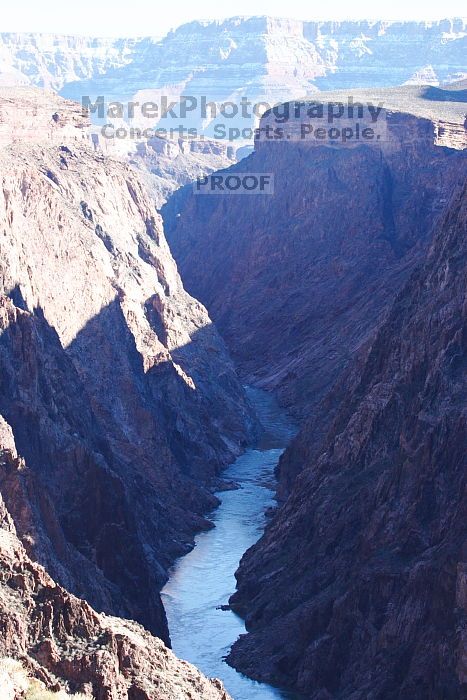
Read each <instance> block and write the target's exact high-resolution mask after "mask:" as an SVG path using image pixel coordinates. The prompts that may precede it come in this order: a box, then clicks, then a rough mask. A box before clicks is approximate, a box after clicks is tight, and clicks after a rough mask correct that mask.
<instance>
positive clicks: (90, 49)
mask: <svg viewBox="0 0 467 700" xmlns="http://www.w3.org/2000/svg"><path fill="white" fill-rule="evenodd" d="M137 43H138V42H137V40H136V39H100V38H96V37H81V36H61V35H58V34H26V33H24V34H21V33H11V32H3V33H1V34H0V86H2V87H14V86H36V87H43V88H50V89H52V90H60V89H61V88H62V87H63V86H64V85H66V84H67V83H69V82H73V81H75V80H85V79H89V78H95V77H96V76H98V75H101V74H103V73H105V72H106V71H107V70H110V69H111V68H117V67H122V66H124V65H126V64H127V63H129V62H130V61H131V60H132V55H133V50H134V47H135V45H136V44H137ZM139 43H140V49H141V48H142V46H141V42H139Z"/></svg>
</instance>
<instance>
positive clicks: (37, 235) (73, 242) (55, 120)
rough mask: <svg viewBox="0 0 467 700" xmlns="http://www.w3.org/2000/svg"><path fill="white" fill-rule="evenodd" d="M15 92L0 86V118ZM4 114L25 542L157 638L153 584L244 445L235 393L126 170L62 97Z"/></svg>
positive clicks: (220, 348) (6, 278)
mask: <svg viewBox="0 0 467 700" xmlns="http://www.w3.org/2000/svg"><path fill="white" fill-rule="evenodd" d="M12 100H14V94H13V93H12V92H11V91H9V92H8V95H7V96H6V97H0V114H1V115H2V121H3V126H5V122H6V121H8V119H9V117H8V115H10V114H11V110H12V104H13V102H12ZM29 100H30V101H31V102H28V101H29ZM23 110H25V112H26V114H27V115H29V114H30V113H32V112H34V113H36V114H37V129H36V130H34V129H33V130H31V128H30V127H31V124H30V120H29V119H28V118H26V119H25V120H24V121H25V123H24V125H23V123H22V121H21V115H22V114H23ZM13 113H15V114H17V115H18V120H17V121H16V122H15V123H14V124H13V126H12V125H11V124H10V127H9V130H10V132H11V131H12V130H13V131H14V132H15V134H16V137H17V139H14V140H13V142H10V144H9V145H7V144H5V143H4V145H3V147H2V148H1V149H0V161H1V164H2V167H1V173H2V175H1V180H2V195H1V196H0V222H1V224H0V226H1V231H2V236H1V240H0V249H1V255H0V260H1V263H0V270H1V274H0V292H1V297H0V298H1V306H0V309H1V310H0V328H1V331H0V366H1V376H2V383H1V390H0V407H1V408H0V412H1V413H2V415H3V416H4V417H5V419H6V421H7V422H8V423H9V425H10V426H11V428H12V431H13V435H14V438H15V441H16V446H17V449H18V452H19V453H20V454H21V456H22V457H24V458H25V459H26V462H27V465H28V470H27V472H26V473H25V474H24V479H26V481H27V484H29V486H28V485H27V484H26V485H25V486H24V487H25V488H30V498H31V501H32V502H33V503H34V508H33V513H34V517H35V521H34V522H30V523H24V524H23V525H19V528H20V529H21V527H23V526H24V531H23V532H21V535H24V536H27V535H28V533H29V534H30V538H29V539H28V541H29V542H30V546H31V553H32V555H33V556H34V557H37V558H38V559H39V560H40V561H41V562H42V563H44V564H45V565H46V566H47V568H48V570H49V571H50V573H51V574H53V575H54V576H55V578H56V579H57V580H58V581H60V582H61V583H64V584H66V585H67V586H68V588H69V589H70V590H71V591H73V592H74V593H77V594H79V595H82V596H84V597H86V598H87V599H88V600H89V601H90V602H91V603H92V604H94V605H95V606H96V607H97V608H98V609H99V610H104V611H106V612H110V613H118V614H121V615H124V616H127V617H130V618H132V619H136V620H139V621H141V622H143V623H144V624H145V625H146V626H147V627H148V628H149V629H151V630H152V631H153V632H156V633H157V634H159V635H160V636H162V637H163V638H164V639H168V634H167V628H166V623H165V615H164V611H163V609H162V605H161V602H160V599H159V595H158V591H159V590H160V588H161V586H162V585H163V583H164V581H165V578H166V570H167V568H168V566H169V565H170V564H171V563H172V561H173V560H174V558H175V557H176V556H178V555H180V554H181V553H183V552H186V551H187V550H188V549H189V547H190V545H191V543H192V539H193V534H194V532H195V531H196V530H197V529H199V528H202V527H206V526H207V524H206V521H205V519H204V517H203V514H204V513H206V511H207V510H208V509H209V508H211V507H212V506H213V505H214V504H215V502H216V500H215V498H214V497H213V496H212V495H211V492H210V486H211V485H212V484H213V482H214V480H215V479H216V478H217V476H216V475H217V474H218V472H219V470H220V469H221V467H222V466H223V465H224V464H226V463H227V462H228V461H230V460H231V459H233V458H234V457H235V456H236V455H237V454H238V453H239V451H240V450H241V449H242V446H243V445H244V444H245V442H246V440H247V435H248V431H249V422H250V419H249V411H248V407H247V404H246V401H245V398H244V395H243V390H242V388H241V386H240V384H239V383H238V381H237V378H236V375H235V372H234V369H233V366H232V363H231V362H230V360H229V358H228V355H227V353H226V351H225V347H224V344H223V342H222V341H221V340H220V338H219V336H218V335H217V333H216V331H215V329H214V328H213V326H212V325H211V322H210V319H209V316H208V314H207V312H206V310H205V308H204V307H203V306H202V305H201V304H200V303H199V302H198V301H196V300H195V299H194V298H192V297H190V296H189V295H188V294H187V293H186V292H185V290H184V288H183V285H182V282H181V280H180V277H179V274H178V272H177V268H176V265H175V262H174V260H173V258H172V256H171V254H170V251H169V248H168V245H167V243H166V241H165V238H164V233H163V229H162V224H161V220H160V217H159V216H158V215H157V213H156V212H155V209H154V205H153V203H152V202H151V200H150V198H149V197H148V195H147V193H146V191H145V189H144V187H143V186H142V184H141V183H140V181H139V179H138V177H137V176H136V175H135V174H134V172H133V171H132V170H131V169H130V168H129V167H128V166H127V165H124V164H122V163H120V162H118V161H114V160H110V159H106V158H104V156H103V155H102V154H99V153H95V152H94V150H93V149H92V148H91V147H90V146H89V145H87V142H86V141H85V140H83V139H82V138H79V135H80V133H81V131H82V129H81V128H80V126H79V124H78V125H77V124H76V123H75V116H76V105H74V104H70V103H68V102H66V101H65V100H63V99H62V98H58V97H55V98H53V97H51V95H50V94H46V93H45V92H43V91H40V90H37V91H30V92H28V91H27V92H26V93H25V92H24V91H20V94H19V95H18V103H17V110H16V111H15V110H14V109H13ZM47 115H48V119H47ZM58 125H64V126H63V133H65V131H66V132H67V134H68V136H67V138H66V139H64V140H63V142H62V145H58V143H59V141H58V143H57V138H58V137H57V131H60V129H59V126H58ZM23 127H24V128H26V129H27V130H28V134H29V138H28V139H26V140H22V139H21V133H22V129H23ZM30 479H32V480H33V481H30ZM33 482H34V483H33ZM9 507H10V504H9ZM33 520H34V519H33ZM20 523H21V520H20ZM44 528H45V530H46V532H47V535H48V538H49V541H50V543H49V544H41V542H46V540H41V538H40V537H36V535H35V532H39V531H40V530H41V529H44Z"/></svg>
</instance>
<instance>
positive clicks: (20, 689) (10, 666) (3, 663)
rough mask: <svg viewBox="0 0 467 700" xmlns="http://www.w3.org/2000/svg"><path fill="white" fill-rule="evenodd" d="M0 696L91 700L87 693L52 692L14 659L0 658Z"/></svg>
mask: <svg viewBox="0 0 467 700" xmlns="http://www.w3.org/2000/svg"><path fill="white" fill-rule="evenodd" d="M0 697H1V699H2V700H91V699H90V697H89V696H88V695H84V694H83V693H77V694H75V695H70V694H69V693H66V692H65V691H64V690H61V691H59V692H53V691H52V690H47V688H46V687H45V685H44V684H43V683H41V681H38V680H37V679H36V678H31V677H30V676H29V675H28V672H27V670H26V669H25V668H24V666H23V665H22V664H21V663H20V662H19V661H16V660H15V659H11V658H8V657H5V658H2V659H0Z"/></svg>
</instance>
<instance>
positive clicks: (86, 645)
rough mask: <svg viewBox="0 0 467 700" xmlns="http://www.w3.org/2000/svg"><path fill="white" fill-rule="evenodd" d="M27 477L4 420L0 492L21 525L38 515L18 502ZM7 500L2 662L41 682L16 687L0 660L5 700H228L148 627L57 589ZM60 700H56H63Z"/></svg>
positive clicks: (0, 554) (0, 514) (0, 591)
mask: <svg viewBox="0 0 467 700" xmlns="http://www.w3.org/2000/svg"><path fill="white" fill-rule="evenodd" d="M24 471H27V466H26V465H25V463H24V460H22V459H21V458H19V457H18V455H17V452H16V447H15V444H14V438H13V434H12V431H11V428H10V427H9V426H8V425H7V423H6V422H5V421H4V419H3V418H1V417H0V490H1V492H2V495H4V494H5V493H7V494H8V497H9V498H11V497H12V495H13V493H14V492H15V500H14V503H15V505H16V507H17V508H21V517H22V518H23V519H24V517H25V516H26V514H27V513H28V512H30V511H31V509H32V504H31V502H30V501H29V500H28V499H27V498H26V499H23V498H21V496H20V494H21V491H22V487H21V484H20V481H19V479H20V474H21V473H22V472H24ZM2 495H0V571H1V573H0V656H1V657H4V658H5V657H6V658H7V659H8V658H10V659H11V658H14V659H16V660H20V661H21V663H22V665H23V667H24V669H25V670H26V671H27V672H28V674H29V676H30V677H31V678H33V679H36V680H35V681H34V682H33V683H32V684H31V683H30V682H25V680H26V679H25V677H24V674H21V676H20V678H19V680H20V681H21V682H20V683H16V682H15V678H16V680H18V667H17V666H16V665H15V664H13V663H12V662H10V663H6V662H5V660H4V659H0V691H1V696H2V700H16V698H19V697H24V694H23V693H22V692H21V690H24V688H27V687H28V686H31V687H32V688H35V689H36V690H35V693H34V694H31V695H29V693H28V695H27V697H45V693H44V690H43V689H44V687H46V688H49V689H50V690H54V691H58V690H66V691H69V692H72V693H75V692H76V691H78V692H81V693H82V695H80V698H83V700H84V698H89V700H91V698H92V699H93V700H119V699H121V698H128V699H129V700H168V698H180V700H188V699H190V700H229V696H228V695H227V693H226V692H225V690H224V689H223V687H222V684H221V683H220V681H217V680H208V679H206V678H204V677H203V676H202V675H201V674H200V673H199V672H198V671H197V670H196V669H195V668H194V667H193V666H191V665H190V664H188V663H186V662H184V661H179V660H178V659H176V657H175V656H174V655H173V654H172V652H170V651H169V650H168V649H167V647H166V646H165V645H164V643H163V642H162V641H161V640H160V639H157V638H155V637H152V636H151V635H150V634H149V633H148V632H147V631H146V630H145V629H144V628H143V627H141V626H140V625H138V624H137V623H135V622H131V621H129V620H122V619H119V618H116V617H109V616H108V615H103V614H98V613H96V612H95V611H94V610H93V609H92V608H91V607H90V606H89V605H88V604H87V603H86V602H84V601H83V600H80V599H79V598H76V597H75V596H73V595H71V594H70V593H68V592H67V591H66V590H64V589H63V588H62V587H61V586H59V585H57V584H56V583H55V582H54V581H53V579H52V578H51V577H50V576H49V574H48V573H47V572H46V571H45V570H44V569H43V567H42V566H40V565H38V564H37V563H35V562H34V561H32V560H31V559H30V557H29V556H28V554H27V553H26V550H25V548H24V546H23V545H22V543H21V541H20V539H19V537H18V533H17V531H16V528H15V523H14V520H13V518H12V517H11V515H10V513H9V512H8V510H7V508H6V506H5V502H4V500H3V497H2ZM9 670H10V673H8V671H9ZM11 671H13V673H11ZM36 683H37V685H36ZM41 689H42V690H41ZM47 697H49V695H48V694H47ZM50 697H54V696H52V695H51V696H50ZM62 697H63V695H61V694H60V696H58V695H57V700H60V698H62ZM66 697H68V695H67V696H66ZM73 697H74V695H73Z"/></svg>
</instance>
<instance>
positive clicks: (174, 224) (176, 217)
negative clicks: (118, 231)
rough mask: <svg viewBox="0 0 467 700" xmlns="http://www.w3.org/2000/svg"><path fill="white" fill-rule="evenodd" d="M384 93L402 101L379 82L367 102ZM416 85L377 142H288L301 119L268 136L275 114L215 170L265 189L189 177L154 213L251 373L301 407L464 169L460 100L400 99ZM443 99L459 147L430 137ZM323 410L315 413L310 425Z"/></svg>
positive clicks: (330, 376)
mask: <svg viewBox="0 0 467 700" xmlns="http://www.w3.org/2000/svg"><path fill="white" fill-rule="evenodd" d="M384 94H386V99H385V100H383V101H382V104H386V103H389V104H391V102H392V103H396V102H397V101H398V100H399V99H400V94H399V93H397V94H396V95H394V93H391V92H390V91H386V92H385V93H377V94H376V95H375V104H378V103H379V100H380V99H381V97H382V95H384ZM410 95H412V102H413V104H412V109H413V111H415V114H410V113H408V112H405V111H400V110H399V111H396V110H395V109H394V108H393V109H388V110H387V112H386V114H385V115H384V118H385V121H384V125H385V128H386V135H385V139H384V140H383V141H381V142H374V144H372V145H359V144H358V143H353V142H349V143H348V144H341V145H339V144H335V145H334V147H327V146H321V145H313V144H312V143H311V142H310V141H306V140H300V139H298V140H296V139H295V138H292V139H291V140H289V139H288V136H289V134H290V135H291V136H292V137H294V135H295V133H296V129H297V128H299V127H300V121H299V120H293V119H291V120H290V121H289V122H288V123H286V124H282V125H281V126H282V127H284V132H283V138H281V139H279V140H275V139H274V138H273V139H268V138H267V137H266V135H265V129H266V126H267V125H268V123H269V122H270V121H271V117H272V115H271V113H269V114H267V115H265V116H264V117H263V120H262V123H261V124H262V126H261V138H260V139H259V140H258V141H257V142H256V150H255V153H254V154H253V155H251V156H249V157H248V158H246V159H244V160H242V161H240V162H239V163H238V164H237V165H235V166H233V167H231V168H229V169H228V170H227V171H223V172H224V175H235V174H248V173H265V174H269V175H272V176H273V178H274V192H273V193H272V194H263V193H261V192H258V193H257V194H253V195H251V196H246V195H245V196H242V195H237V196H235V195H229V193H226V194H224V195H222V194H213V195H209V194H208V195H201V194H197V193H196V191H195V190H194V189H193V187H190V186H187V187H185V188H182V189H181V190H179V191H178V192H177V193H175V194H174V195H173V196H172V197H171V198H170V200H169V202H168V203H167V205H166V206H165V207H164V208H163V209H162V214H163V217H164V221H165V228H166V233H167V236H168V240H169V243H170V245H171V249H172V251H173V253H174V256H175V258H176V260H177V263H178V265H179V268H180V271H181V274H182V276H183V279H184V282H185V285H186V286H187V289H188V290H189V291H190V293H192V294H194V295H195V296H196V297H197V298H199V299H200V300H201V301H202V302H203V303H204V304H206V306H207V307H208V309H209V311H210V313H211V315H212V317H213V319H214V321H215V322H216V325H217V327H218V328H219V329H220V330H221V332H222V334H223V336H224V338H225V339H226V341H227V344H228V345H229V348H230V349H231V352H232V353H233V355H234V357H235V359H236V361H237V364H238V366H239V368H240V369H241V371H242V373H243V375H244V376H245V378H246V381H247V382H249V383H254V384H256V385H258V386H261V387H264V388H267V389H273V390H275V391H277V392H278V395H279V398H280V400H281V402H282V403H283V404H284V405H285V406H287V407H288V408H289V409H290V410H292V411H293V412H294V413H296V414H297V415H298V416H300V417H304V416H307V415H309V414H310V412H313V411H314V408H315V407H316V406H317V405H318V403H319V402H320V401H321V400H322V399H323V397H324V396H326V395H327V393H328V391H329V390H330V388H331V387H332V385H333V384H334V382H335V381H336V380H337V378H338V377H339V376H340V373H341V372H342V370H343V368H344V367H345V366H346V364H347V363H348V361H349V360H350V359H351V358H352V357H353V356H354V354H355V352H356V351H357V350H358V348H359V347H361V346H362V345H363V344H365V343H366V342H367V341H368V339H369V338H370V337H371V334H372V332H373V330H374V328H375V326H377V325H378V323H379V322H380V321H381V318H382V314H383V312H384V310H385V309H386V308H387V307H388V305H389V304H390V302H391V300H392V299H393V298H394V295H395V294H396V293H397V291H398V290H399V289H400V288H401V286H402V284H403V283H404V281H405V280H406V279H407V277H408V275H409V274H410V271H411V270H412V269H413V267H414V265H415V264H416V262H417V260H420V258H421V256H423V254H424V250H425V248H426V246H427V245H428V244H429V242H430V240H431V234H432V228H433V224H434V223H435V222H436V220H437V218H438V216H439V215H440V213H441V212H442V210H443V208H444V206H445V204H446V201H447V200H448V199H449V197H450V194H451V192H452V191H453V188H454V186H455V184H456V183H457V182H458V180H459V178H461V177H462V175H463V173H464V174H465V172H466V158H465V151H462V150H458V148H459V147H462V146H465V143H466V136H465V129H464V125H463V117H462V115H461V110H465V104H464V103H459V104H457V106H456V105H455V103H453V102H436V101H433V100H424V99H420V98H419V97H418V93H414V92H411V91H410V90H408V92H407V91H406V92H404V96H405V100H406V102H405V103H404V105H406V103H408V102H409V101H410ZM341 97H342V95H341ZM363 97H365V95H363V96H362V98H363ZM357 98H359V93H356V98H355V99H357ZM332 99H334V97H333V98H332ZM365 99H368V95H367V94H366V97H365ZM420 105H421V106H420ZM446 105H447V106H448V109H451V110H454V113H453V114H452V119H451V120H450V118H449V114H446V113H445V112H444V109H445V108H446ZM415 106H417V109H414V107H415ZM458 108H459V109H458ZM291 109H293V107H292V108H291ZM419 109H421V110H422V111H421V113H422V114H424V115H425V116H419V114H418V111H419ZM438 109H439V110H441V115H442V119H443V124H445V125H446V124H449V123H452V128H451V129H445V136H446V134H451V135H452V145H453V146H456V148H448V147H446V146H439V145H437V140H438V134H439V128H440V126H439V125H440V119H438V118H437V117H436V116H435V115H436V112H437V110H438ZM430 114H431V116H430ZM382 115H383V113H382ZM381 118H382V119H383V116H381ZM459 139H460V140H459ZM443 143H444V144H446V143H450V140H449V137H448V138H444V141H443ZM328 145H330V144H328ZM328 408H329V410H328V412H327V413H329V412H330V411H332V410H333V406H332V405H329V407H328ZM327 413H325V412H323V411H320V412H319V413H318V412H316V413H315V419H316V421H317V422H318V423H317V425H316V429H317V430H318V429H319V427H320V424H321V421H322V423H323V424H326V420H327Z"/></svg>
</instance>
